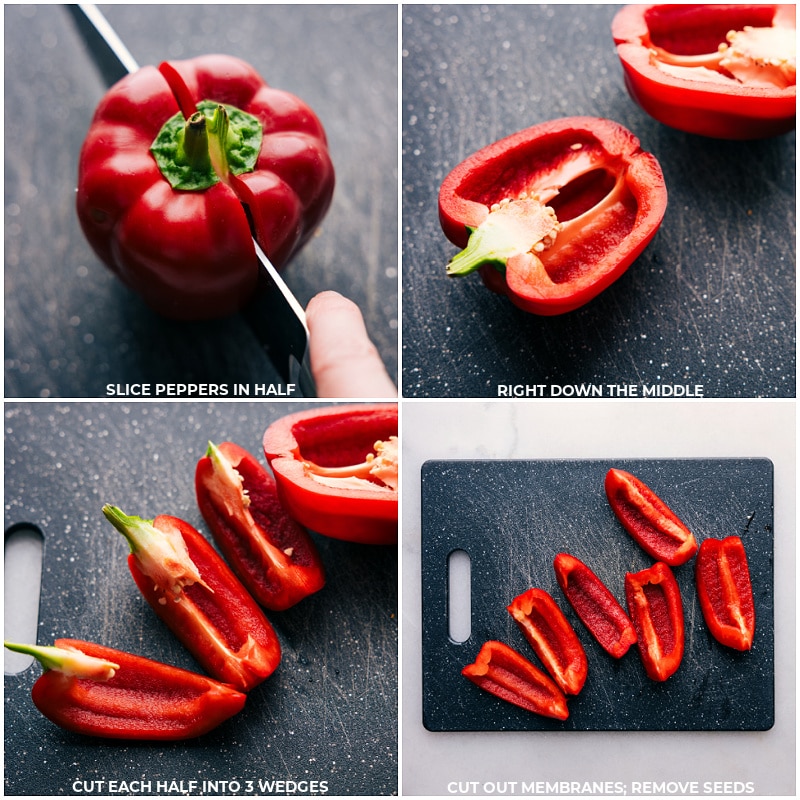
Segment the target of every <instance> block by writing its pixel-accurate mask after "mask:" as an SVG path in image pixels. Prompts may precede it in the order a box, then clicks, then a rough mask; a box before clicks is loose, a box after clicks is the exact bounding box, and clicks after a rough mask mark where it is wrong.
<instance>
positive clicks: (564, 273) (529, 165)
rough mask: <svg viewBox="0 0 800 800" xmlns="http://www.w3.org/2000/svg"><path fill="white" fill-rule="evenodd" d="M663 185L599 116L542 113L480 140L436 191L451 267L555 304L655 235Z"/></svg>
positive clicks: (517, 296) (575, 297)
mask: <svg viewBox="0 0 800 800" xmlns="http://www.w3.org/2000/svg"><path fill="white" fill-rule="evenodd" d="M666 206H667V189H666V185H665V183H664V178H663V175H662V173H661V167H660V166H659V164H658V161H656V159H655V157H654V156H652V155H650V154H649V153H645V152H643V151H642V149H641V147H640V145H639V140H638V139H637V138H636V137H635V136H634V135H633V134H632V133H630V131H628V130H626V129H625V128H623V127H622V126H621V125H618V124H617V123H615V122H611V121H610V120H606V119H596V118H594V117H568V118H565V119H558V120H553V121H552V122H544V123H542V124H540V125H534V126H533V127H532V128H528V129H526V130H523V131H520V132H519V133H515V134H513V135H511V136H508V137H506V138H505V139H501V140H500V141H498V142H495V143H494V144H491V145H489V146H488V147H484V148H483V149H482V150H479V151H478V152H477V153H474V154H473V155H471V156H470V157H469V158H467V159H466V160H465V161H463V162H462V163H461V164H459V165H458V166H457V167H456V168H455V169H454V170H453V171H452V172H451V173H450V174H449V175H448V176H447V177H446V178H445V179H444V182H443V183H442V186H441V189H440V191H439V219H440V222H441V224H442V229H443V230H444V232H445V235H446V236H447V238H448V239H450V241H451V242H453V243H454V244H455V245H457V246H458V247H463V248H465V249H464V250H463V251H462V252H461V253H459V254H458V255H456V256H455V257H454V258H453V259H452V260H451V261H450V264H449V265H448V267H447V272H448V274H449V275H466V274H468V273H470V272H472V271H473V270H480V275H481V277H482V279H483V281H484V283H485V284H486V285H487V286H488V287H489V288H490V289H492V290H493V291H495V292H498V293H500V294H505V295H507V296H508V298H509V299H510V300H511V302H512V303H514V304H515V305H517V306H519V307H520V308H522V309H524V310H525V311H529V312H531V313H533V314H543V315H552V314H563V313H564V312H567V311H572V310H574V309H576V308H579V307H580V306H582V305H584V304H585V303H588V302H589V301H590V300H591V299H593V298H594V297H596V296H597V295H598V294H599V293H600V292H602V291H603V290H604V289H606V288H607V287H608V286H610V285H611V284H612V283H613V282H614V281H615V280H617V279H618V278H619V277H620V276H621V275H622V274H623V273H624V272H625V271H626V270H627V269H628V267H629V266H630V265H631V264H632V263H633V261H634V260H635V259H636V258H637V257H638V256H639V255H640V254H641V252H642V251H643V250H644V248H645V247H646V246H647V244H648V243H649V242H650V240H651V239H652V238H653V236H655V234H656V231H657V230H658V227H659V225H660V224H661V220H662V218H663V216H664V212H665V210H666Z"/></svg>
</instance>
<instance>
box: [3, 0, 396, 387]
mask: <svg viewBox="0 0 800 800" xmlns="http://www.w3.org/2000/svg"><path fill="white" fill-rule="evenodd" d="M101 9H102V10H103V11H104V13H105V14H106V15H107V17H108V20H109V22H110V23H111V24H112V25H113V26H114V28H115V30H116V31H117V33H118V34H119V36H120V37H121V38H122V39H123V41H124V42H125V43H126V45H127V46H128V48H129V50H130V51H131V53H132V54H133V56H134V58H135V59H136V60H137V61H138V63H139V64H158V63H160V62H161V61H163V60H165V59H170V58H171V59H180V58H190V57H193V56H197V55H201V54H204V53H209V52H211V53H218V52H224V53H228V54H230V55H234V56H238V57H239V58H243V59H244V60H246V61H249V62H250V63H251V64H252V65H253V66H254V67H255V68H256V70H258V72H259V73H260V74H261V75H262V76H263V77H264V79H265V80H266V81H267V82H268V83H269V84H270V85H272V86H275V87H276V88H280V89H284V90H286V91H289V92H292V93H293V94H296V95H298V96H299V97H301V98H302V99H303V100H305V102H306V103H308V104H309V105H310V106H311V107H312V108H313V109H314V111H315V112H316V113H317V115H318V116H319V118H320V119H321V121H322V123H323V125H324V126H325V129H326V132H327V134H328V141H329V145H330V150H331V157H332V160H333V163H334V167H335V169H336V179H337V181H336V190H335V193H334V198H333V202H332V205H331V209H330V211H329V213H328V215H327V217H326V218H325V220H324V221H323V223H322V226H321V227H320V229H319V231H318V234H317V235H316V236H314V237H313V238H312V240H311V241H309V243H308V244H307V245H306V247H305V248H304V249H303V250H302V251H301V252H300V253H299V254H298V255H297V256H296V257H295V258H294V259H293V260H292V262H291V263H290V264H289V266H288V267H287V268H286V269H285V271H284V277H285V280H286V282H287V283H288V285H289V287H290V288H291V290H292V291H293V292H294V294H295V296H296V297H297V299H298V300H299V301H300V303H301V304H302V305H303V306H305V305H306V304H307V303H308V301H309V300H310V299H311V297H313V296H314V295H315V294H316V293H317V292H319V291H322V290H323V289H335V290H337V291H339V292H341V293H342V294H345V295H346V296H348V297H350V298H351V299H352V300H354V301H355V302H356V303H357V304H358V305H359V307H360V308H361V310H362V312H363V314H364V318H365V321H366V325H367V329H368V331H369V334H370V336H371V338H372V339H373V341H374V342H375V344H376V346H377V347H378V349H379V351H380V354H381V356H382V358H383V360H384V363H385V364H386V366H387V369H388V370H389V374H390V375H392V376H396V373H397V349H398V336H397V331H398V308H397V305H398V303H397V287H398V264H397V260H398V258H397V250H398V239H397V236H398V233H397V204H398V197H397V185H398V176H397V140H398V131H397V8H396V6H394V5H351V6H348V5H295V6H292V5H280V4H278V5H271V4H269V5H263V4H254V5H245V6H236V5H227V4H210V5H205V4H195V5H191V6H185V5H146V4H133V5H113V6H101ZM4 20H5V53H4V57H5V76H4V77H5V109H6V114H5V396H6V397H17V398H27V397H50V398H61V397H104V396H105V395H106V390H105V386H106V384H107V383H129V382H130V383H138V382H153V383H156V382H167V383H171V382H211V383H233V382H242V383H271V382H279V381H280V379H279V377H278V374H277V372H276V371H275V369H274V368H273V366H272V364H271V363H270V362H269V361H268V360H267V358H266V356H265V355H264V353H263V352H262V350H261V347H260V345H259V343H258V341H257V340H256V338H255V336H254V335H253V333H252V331H251V329H250V328H249V327H248V326H247V325H246V324H245V322H244V321H243V319H242V318H241V316H234V317H231V318H228V319H224V320H220V321H216V322H213V323H204V324H177V323H174V322H169V321H166V320H164V319H161V318H160V317H157V316H156V315H154V314H153V313H151V312H150V311H149V310H148V309H147V308H146V307H145V306H144V305H143V303H142V302H141V301H140V300H139V298H138V297H137V296H135V295H133V294H132V293H131V292H130V291H128V290H127V289H126V288H125V287H123V286H122V285H121V284H120V283H119V281H117V280H116V278H114V276H112V274H111V273H110V272H109V271H108V270H107V269H105V267H104V266H103V265H102V264H101V262H100V261H99V259H98V258H97V257H96V256H95V255H94V253H93V252H92V250H91V249H90V247H89V245H88V244H87V242H86V241H85V239H84V237H83V235H82V233H81V231H80V228H79V226H78V220H77V217H76V214H75V209H74V190H75V181H76V174H77V164H78V153H79V150H80V147H81V144H82V142H83V139H84V136H85V135H86V131H87V129H88V127H89V123H90V120H91V118H92V114H93V112H94V108H95V106H96V105H97V103H98V102H99V100H100V99H101V97H102V96H103V94H104V92H105V90H106V88H107V87H106V85H105V84H104V81H103V79H102V78H101V75H100V73H99V71H98V69H97V65H96V63H95V62H94V60H93V58H92V57H91V55H90V53H89V52H88V50H87V49H86V47H85V45H84V42H83V40H82V38H81V36H80V35H79V33H78V31H77V29H76V27H75V25H74V24H73V22H72V19H71V18H70V15H69V13H68V12H67V10H66V9H65V8H64V7H62V6H58V5H50V6H28V5H25V6H6V7H5V8H4Z"/></svg>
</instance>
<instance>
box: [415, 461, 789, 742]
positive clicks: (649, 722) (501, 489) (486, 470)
mask: <svg viewBox="0 0 800 800" xmlns="http://www.w3.org/2000/svg"><path fill="white" fill-rule="evenodd" d="M611 467H617V468H620V469H625V470H628V471H629V472H632V473H633V474H634V475H637V476H638V477H639V478H641V479H642V480H643V481H644V482H645V483H646V484H648V485H649V486H650V488H652V489H653V490H654V491H655V492H656V493H657V494H658V495H659V496H660V497H661V498H662V499H663V500H664V501H665V502H666V503H667V505H669V506H670V507H671V508H672V509H673V511H675V513H677V514H678V516H679V517H681V519H682V520H683V521H684V522H685V523H686V524H687V525H688V526H689V528H690V529H691V530H692V531H693V533H694V535H695V537H696V539H697V540H698V543H700V542H702V540H703V539H705V538H707V537H714V538H722V537H725V536H731V535H737V536H740V537H741V538H742V540H743V542H744V544H745V548H746V551H747V555H748V560H749V564H750V573H751V580H752V584H753V594H754V600H755V606H756V635H755V641H754V643H753V648H752V649H751V650H750V651H749V652H747V653H737V652H734V651H733V650H729V649H727V648H725V647H722V646H721V645H719V644H718V643H717V642H715V641H714V640H713V639H712V638H711V636H710V635H709V633H708V631H707V629H706V626H705V622H704V621H703V618H702V614H701V611H700V607H699V604H698V602H697V598H696V593H695V586H694V560H692V561H690V562H689V563H688V564H685V565H683V566H680V567H676V568H675V569H674V572H675V575H676V578H677V580H678V584H679V586H680V589H681V595H682V599H683V606H684V619H685V625H686V648H685V654H684V658H683V661H682V663H681V666H680V668H679V669H678V671H677V672H676V673H675V675H673V676H672V677H671V678H670V679H668V680H667V681H666V682H664V683H656V682H654V681H651V680H650V679H649V678H647V676H646V675H645V673H644V669H643V667H642V664H641V660H640V658H639V654H638V651H637V650H636V648H635V647H633V648H631V650H629V651H628V653H627V654H626V655H625V656H624V657H623V658H622V659H620V660H615V659H613V658H611V657H610V656H608V655H607V654H606V653H605V652H604V651H603V650H602V649H601V648H600V646H599V645H598V644H597V643H596V642H595V641H594V639H592V638H591V636H590V635H589V634H588V632H587V631H586V629H585V628H584V627H583V626H582V624H581V622H580V621H579V620H578V618H577V616H576V615H575V613H574V611H573V610H572V609H571V608H570V607H569V605H568V604H567V602H566V600H565V598H564V596H563V594H562V592H561V590H560V589H559V587H558V584H557V583H556V579H555V574H554V572H553V567H552V563H553V558H554V556H555V555H556V554H557V553H558V552H561V551H565V552H569V553H571V554H572V555H574V556H576V557H578V558H580V559H581V560H583V561H585V562H586V563H587V564H588V565H589V566H591V567H592V569H594V570H595V572H596V573H597V575H598V576H599V577H600V578H601V579H602V580H603V582H604V583H605V584H606V586H608V588H609V589H610V590H611V592H612V593H613V594H614V595H615V596H616V597H617V599H618V600H620V601H621V602H622V604H623V607H624V605H625V602H624V577H625V573H626V572H635V571H638V570H641V569H644V568H645V567H648V566H650V565H651V564H652V563H653V560H652V559H651V558H650V557H649V556H647V555H646V554H645V553H644V551H642V550H641V549H640V548H639V547H638V545H636V544H635V542H634V541H633V540H632V539H631V538H630V537H629V536H628V534H627V533H626V532H625V530H624V529H623V528H622V526H621V525H620V524H619V522H618V520H617V519H616V517H615V516H614V513H613V511H612V510H611V508H610V506H609V505H608V502H607V500H606V496H605V490H604V487H603V480H604V477H605V474H606V472H607V471H608V469H610V468H611ZM459 549H462V550H464V551H466V552H467V553H468V554H469V556H470V566H471V593H472V602H471V613H472V617H471V633H470V637H469V639H468V640H467V641H465V642H463V643H457V642H454V641H452V640H451V639H450V638H449V635H448V611H447V563H448V557H449V554H450V553H451V552H452V551H454V550H459ZM531 586H538V587H539V588H542V589H545V590H546V591H548V592H550V594H551V595H552V596H553V597H554V599H555V600H556V602H557V603H558V604H559V606H560V607H561V608H562V609H563V610H564V611H565V613H566V615H567V618H568V619H569V620H570V622H571V623H572V624H573V627H574V628H575V630H576V631H577V633H578V635H579V637H580V639H581V642H582V643H583V645H584V648H585V650H586V654H587V657H588V660H589V676H588V679H587V681H586V685H585V686H584V688H583V690H582V692H581V693H580V695H578V696H577V697H574V698H570V699H569V710H570V716H569V719H568V720H567V721H565V722H558V721H555V720H549V719H546V718H544V717H540V716H538V715H535V714H531V713H529V712H527V711H523V710H521V709H519V708H517V707H515V706H512V705H510V704H508V703H505V702H503V701H502V700H498V699H497V698H495V697H493V696H491V695H489V694H487V693H485V692H483V691H481V690H480V689H478V688H477V687H476V686H474V685H473V684H472V683H470V682H469V681H468V680H467V679H466V678H464V677H462V675H461V674H460V673H461V669H462V667H463V666H464V665H466V664H469V663H471V662H472V661H473V660H474V658H475V656H476V654H477V653H478V650H479V649H480V647H481V645H482V644H483V643H484V642H485V641H487V640H489V639H499V640H501V641H504V642H506V643H507V644H509V645H511V646H512V647H514V648H515V649H517V650H519V651H520V652H521V653H523V654H525V655H526V656H528V657H529V658H530V659H531V660H532V661H534V663H538V662H537V660H536V657H535V656H534V654H533V652H532V650H531V649H530V647H529V646H528V644H527V642H526V641H525V639H524V637H523V636H522V633H521V632H520V631H519V629H518V628H517V626H516V623H514V622H513V620H512V619H511V616H510V615H509V614H508V612H507V611H506V606H507V605H508V603H510V602H511V600H512V599H513V598H514V597H515V596H516V595H518V594H520V593H521V592H523V591H525V590H526V589H528V588H529V587H531ZM773 596H774V592H773V467H772V463H771V462H770V461H768V460H766V459H691V460H681V459H671V460H636V461H632V460H616V461H613V462H612V461H605V460H588V461H569V460H565V461H428V462H426V463H425V464H424V465H423V467H422V617H423V619H422V622H423V635H422V657H423V722H424V724H425V727H426V728H428V729H429V730H432V731H479V730H485V731H497V730H567V731H568V730H766V729H769V728H770V727H772V725H773V722H774V654H773V643H774V628H773Z"/></svg>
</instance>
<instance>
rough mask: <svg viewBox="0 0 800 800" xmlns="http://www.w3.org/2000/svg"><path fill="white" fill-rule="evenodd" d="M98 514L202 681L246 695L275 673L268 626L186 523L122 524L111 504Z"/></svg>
mask: <svg viewBox="0 0 800 800" xmlns="http://www.w3.org/2000/svg"><path fill="white" fill-rule="evenodd" d="M103 514H104V515H105V517H106V519H107V520H108V521H109V522H110V523H111V524H112V525H113V526H114V527H115V528H116V529H117V530H118V531H119V532H120V533H121V534H122V535H123V536H124V537H125V538H126V539H127V541H128V544H129V546H130V548H131V553H130V555H129V556H128V568H129V569H130V571H131V575H132V576H133V579H134V581H135V582H136V585H137V586H138V588H139V591H140V592H141V593H142V596H143V597H144V599H145V600H147V602H148V604H149V605H150V607H151V608H152V609H153V611H155V613H156V615H157V616H158V617H159V618H160V619H161V620H162V621H163V622H164V623H165V624H166V625H167V627H168V628H169V629H170V630H171V631H172V632H173V633H174V634H175V636H176V637H177V638H178V640H179V641H180V642H182V644H183V645H184V647H186V649H187V650H188V651H189V652H190V653H191V654H192V655H193V656H194V657H195V658H196V659H197V662H198V663H199V664H200V665H201V666H202V667H203V669H204V670H205V671H206V672H208V673H209V675H212V676H213V677H214V678H216V679H217V680H220V681H223V682H224V683H230V684H232V685H233V686H235V687H236V688H237V689H239V690H240V691H243V692H247V691H249V690H250V689H252V688H253V687H254V686H257V685H258V684H259V683H261V682H262V681H263V680H265V679H266V678H268V677H269V676H270V675H271V674H272V673H273V672H274V671H275V670H276V669H277V667H278V664H279V663H280V659H281V647H280V642H279V641H278V637H277V636H276V634H275V631H274V630H273V628H272V625H271V624H270V623H269V621H268V620H267V618H266V617H265V616H264V613H263V612H262V611H261V609H260V608H259V606H258V605H257V604H256V602H255V600H253V598H252V597H251V596H250V595H249V594H248V592H247V590H246V589H245V588H244V586H242V584H241V583H239V580H238V579H237V577H236V576H235V575H234V574H233V572H232V571H231V570H230V568H229V567H228V565H227V564H226V563H225V562H224V561H223V560H222V558H221V557H220V555H219V554H218V553H217V551H216V550H215V549H214V548H213V547H212V546H211V545H210V544H209V543H208V542H207V541H206V540H205V538H203V536H202V535H201V534H200V533H198V532H197V531H196V530H195V529H194V528H193V527H192V526H191V525H190V524H189V523H188V522H184V521H183V520H181V519H178V518H177V517H169V516H166V515H161V516H158V517H156V518H155V519H154V520H152V521H149V520H144V519H141V518H140V517H129V516H127V515H126V514H124V513H123V512H122V511H120V509H118V508H116V507H115V506H111V505H105V506H103Z"/></svg>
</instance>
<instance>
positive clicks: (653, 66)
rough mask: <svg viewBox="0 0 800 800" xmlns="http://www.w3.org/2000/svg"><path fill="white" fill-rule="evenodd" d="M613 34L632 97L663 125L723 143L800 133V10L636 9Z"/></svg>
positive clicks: (628, 10)
mask: <svg viewBox="0 0 800 800" xmlns="http://www.w3.org/2000/svg"><path fill="white" fill-rule="evenodd" d="M611 32H612V35H613V37H614V42H615V43H616V45H617V53H618V55H619V58H620V61H621V62H622V68H623V72H624V75H625V85H626V87H627V89H628V91H629V92H630V95H631V97H632V98H633V99H634V100H635V101H636V102H637V103H638V104H639V105H640V106H641V107H642V108H643V109H644V110H645V111H646V112H647V113H648V114H649V115H650V116H651V117H653V118H655V119H657V120H658V121H659V122H662V123H664V124H665V125H669V126H670V127H672V128H677V129H678V130H681V131H685V132H687V133H693V134H699V135H701V136H710V137H713V138H718V139H760V138H764V137H767V136H777V135H779V134H782V133H786V132H787V131H790V130H792V129H793V128H794V127H795V115H796V100H797V87H796V84H795V55H794V50H795V36H796V33H795V8H794V5H751V4H737V5H734V4H728V5H678V4H673V5H631V6H626V7H625V8H623V9H622V10H621V11H619V12H618V13H617V15H616V16H615V17H614V21H613V23H612V26H611Z"/></svg>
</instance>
